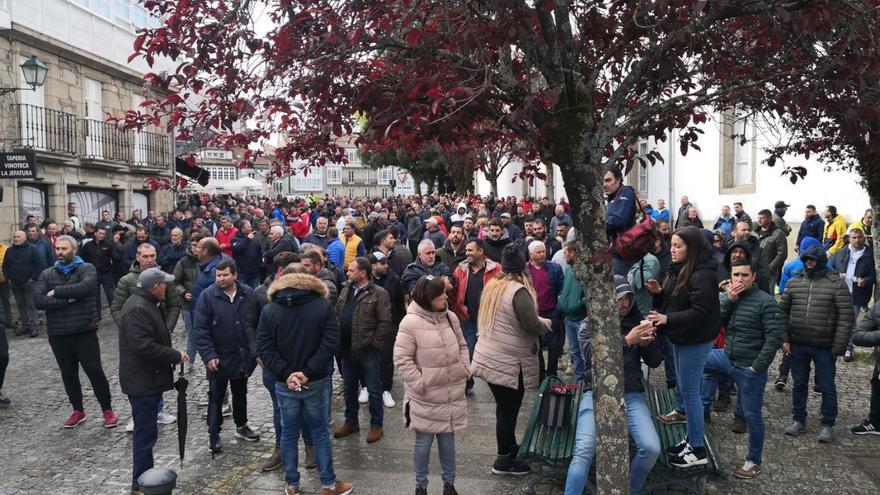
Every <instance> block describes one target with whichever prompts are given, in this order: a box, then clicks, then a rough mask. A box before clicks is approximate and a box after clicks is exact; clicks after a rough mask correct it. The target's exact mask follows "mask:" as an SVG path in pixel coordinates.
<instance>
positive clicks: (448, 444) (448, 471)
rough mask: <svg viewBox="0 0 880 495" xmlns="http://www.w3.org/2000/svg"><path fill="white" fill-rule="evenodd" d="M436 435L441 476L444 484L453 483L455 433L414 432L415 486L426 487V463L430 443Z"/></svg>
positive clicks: (429, 454) (429, 453) (428, 456)
mask: <svg viewBox="0 0 880 495" xmlns="http://www.w3.org/2000/svg"><path fill="white" fill-rule="evenodd" d="M435 436H436V437H437V450H438V451H439V453H440V470H441V475H440V476H441V478H442V479H443V484H444V485H455V433H452V432H449V433H437V434H434V433H425V432H421V431H417V432H416V440H415V443H414V444H413V471H414V472H415V474H416V488H428V464H429V463H430V461H431V444H433V443H434V437H435Z"/></svg>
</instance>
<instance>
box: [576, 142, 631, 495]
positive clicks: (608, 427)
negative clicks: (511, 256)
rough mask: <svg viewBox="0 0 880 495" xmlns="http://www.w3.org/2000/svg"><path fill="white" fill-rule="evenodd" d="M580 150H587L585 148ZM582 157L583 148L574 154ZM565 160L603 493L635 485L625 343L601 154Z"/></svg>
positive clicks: (608, 494) (598, 474)
mask: <svg viewBox="0 0 880 495" xmlns="http://www.w3.org/2000/svg"><path fill="white" fill-rule="evenodd" d="M580 155H584V153H583V152H581V153H580ZM575 157H577V154H575V155H573V156H572V158H575ZM580 158H582V159H580V160H577V159H575V160H572V161H571V162H570V163H567V164H562V163H560V164H559V166H560V167H561V169H562V171H563V175H564V176H565V177H566V178H568V179H567V180H566V184H565V189H566V193H567V195H568V197H569V198H570V201H571V206H572V210H571V211H572V216H573V222H574V225H575V228H576V229H577V235H578V241H579V242H580V244H581V249H582V251H581V254H580V256H579V257H578V259H577V261H576V262H575V265H574V274H575V277H576V278H577V280H578V281H580V282H581V285H582V286H583V288H584V295H585V299H586V301H587V318H588V321H589V322H590V324H591V325H592V330H593V332H592V335H593V342H592V368H593V407H594V410H595V417H596V448H597V450H596V452H597V455H596V461H597V462H596V481H597V488H598V493H599V494H601V495H612V494H613V495H616V494H624V493H626V492H627V491H628V489H629V488H628V487H629V438H628V434H627V423H626V414H625V411H626V410H625V408H623V407H622V404H623V376H624V375H623V343H622V338H621V335H620V319H619V316H618V312H617V304H615V303H613V301H616V300H617V297H616V295H615V291H614V286H613V281H614V277H613V272H612V268H611V250H610V249H609V247H608V241H607V237H606V235H605V203H604V201H603V200H602V198H603V195H602V170H601V168H600V166H598V165H587V166H584V165H582V164H585V163H586V164H590V163H601V160H600V159H595V160H591V159H590V158H591V157H586V156H581V157H580Z"/></svg>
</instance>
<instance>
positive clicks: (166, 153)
mask: <svg viewBox="0 0 880 495" xmlns="http://www.w3.org/2000/svg"><path fill="white" fill-rule="evenodd" d="M133 139H134V157H133V158H134V160H133V162H132V165H133V166H135V167H137V168H156V169H164V170H168V169H170V168H171V139H169V137H168V135H166V134H157V133H155V132H147V131H141V132H134V133H133Z"/></svg>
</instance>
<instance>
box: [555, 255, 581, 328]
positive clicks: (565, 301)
mask: <svg viewBox="0 0 880 495" xmlns="http://www.w3.org/2000/svg"><path fill="white" fill-rule="evenodd" d="M556 308H557V309H558V310H559V311H562V314H563V315H564V316H565V319H566V320H573V321H579V320H583V319H584V318H586V317H587V307H586V302H585V301H584V289H583V287H581V283H580V282H578V281H577V279H576V278H575V277H574V271H573V270H572V269H571V266H568V267H566V269H565V279H564V280H563V282H562V292H560V293H559V301H558V302H557V303H556Z"/></svg>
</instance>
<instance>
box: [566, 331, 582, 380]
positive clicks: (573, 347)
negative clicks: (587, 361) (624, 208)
mask: <svg viewBox="0 0 880 495" xmlns="http://www.w3.org/2000/svg"><path fill="white" fill-rule="evenodd" d="M582 321H583V320H569V319H568V318H566V319H565V335H566V336H567V338H568V349H569V350H570V351H571V362H572V363H573V364H574V381H575V383H580V382H581V380H583V379H584V357H583V356H582V355H581V346H580V344H579V343H578V330H579V329H580V328H581V322H582Z"/></svg>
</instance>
